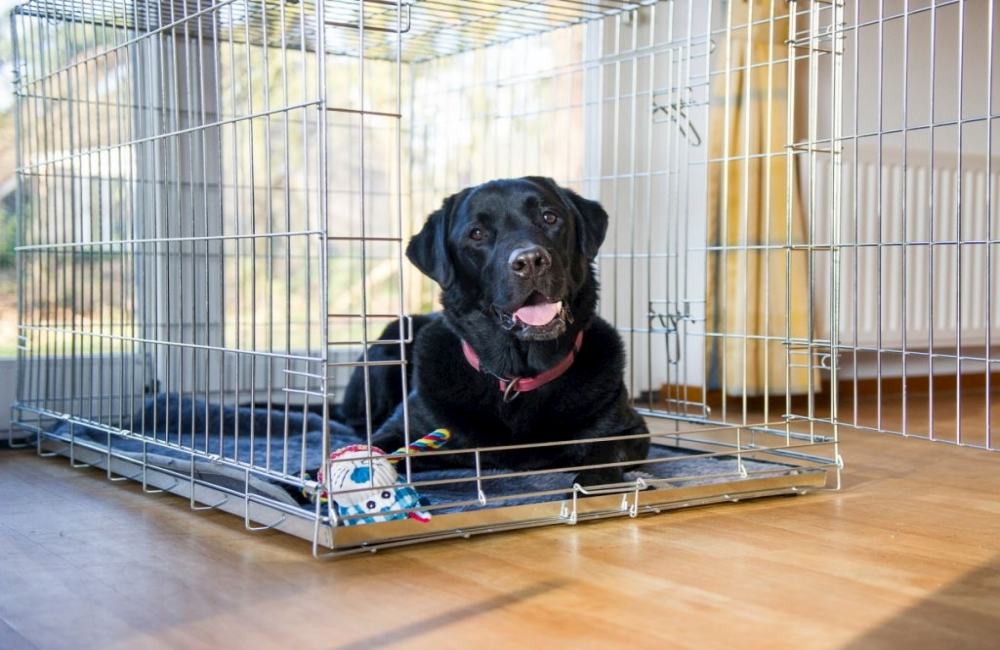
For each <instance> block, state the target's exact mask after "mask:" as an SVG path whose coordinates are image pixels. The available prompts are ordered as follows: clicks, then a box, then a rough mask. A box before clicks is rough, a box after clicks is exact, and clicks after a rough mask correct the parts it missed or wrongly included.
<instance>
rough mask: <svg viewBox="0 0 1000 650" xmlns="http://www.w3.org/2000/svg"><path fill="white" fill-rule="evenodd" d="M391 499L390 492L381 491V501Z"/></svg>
mask: <svg viewBox="0 0 1000 650" xmlns="http://www.w3.org/2000/svg"><path fill="white" fill-rule="evenodd" d="M391 497H392V492H390V491H389V490H382V498H383V499H389V498H391Z"/></svg>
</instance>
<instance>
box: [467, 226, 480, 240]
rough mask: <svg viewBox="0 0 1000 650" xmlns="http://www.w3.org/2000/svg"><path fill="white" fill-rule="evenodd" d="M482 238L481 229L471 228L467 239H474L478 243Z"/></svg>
mask: <svg viewBox="0 0 1000 650" xmlns="http://www.w3.org/2000/svg"><path fill="white" fill-rule="evenodd" d="M482 238H483V229H482V228H473V229H472V230H470V231H469V239H474V240H476V241H479V240H481V239H482Z"/></svg>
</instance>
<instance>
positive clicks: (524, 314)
mask: <svg viewBox="0 0 1000 650" xmlns="http://www.w3.org/2000/svg"><path fill="white" fill-rule="evenodd" d="M560 310H562V302H543V303H541V304H539V305H525V306H524V307H521V308H520V309H518V310H517V311H515V312H514V318H516V319H517V320H519V321H521V322H522V323H524V324H525V325H534V326H536V327H537V326H540V325H548V324H549V323H551V322H552V319H553V318H555V317H556V316H558V315H559V312H560Z"/></svg>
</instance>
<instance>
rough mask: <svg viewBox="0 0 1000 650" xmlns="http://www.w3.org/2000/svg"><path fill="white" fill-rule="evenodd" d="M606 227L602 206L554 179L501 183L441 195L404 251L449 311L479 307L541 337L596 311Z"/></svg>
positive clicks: (525, 336) (520, 333)
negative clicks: (597, 261) (596, 264)
mask: <svg viewBox="0 0 1000 650" xmlns="http://www.w3.org/2000/svg"><path fill="white" fill-rule="evenodd" d="M607 229H608V215H607V213H606V212H605V211H604V209H603V208H602V207H601V206H600V204H599V203H597V202H595V201H590V200H587V199H584V198H582V197H580V196H579V195H577V194H576V193H574V192H573V191H571V190H568V189H565V188H562V187H559V186H558V185H556V183H555V182H554V181H552V180H551V179H549V178H542V177H536V176H529V177H525V178H517V179H507V180H496V181H490V182H489V183H484V184H482V185H478V186H476V187H470V188H467V189H464V190H462V191H461V192H459V193H457V194H454V195H452V196H450V197H448V198H447V199H445V201H444V203H443V204H442V206H441V209H439V210H438V211H436V212H434V213H433V214H431V215H430V216H429V217H428V218H427V223H425V224H424V227H423V229H422V230H421V231H420V232H419V233H417V234H416V235H415V236H414V237H413V239H411V240H410V244H409V246H408V247H407V249H406V255H407V257H409V258H410V261H411V262H413V263H414V264H415V265H416V266H417V268H419V269H420V270H421V271H422V272H423V273H424V274H426V275H427V276H429V277H431V278H432V279H434V280H435V281H436V282H437V283H438V284H439V285H440V286H441V288H442V290H443V293H442V298H443V299H442V302H443V304H444V308H445V312H446V313H452V315H456V314H465V313H469V312H473V311H477V312H479V313H482V314H485V315H487V316H488V317H489V318H493V319H495V320H496V323H497V324H498V325H499V326H500V327H501V328H503V329H505V330H508V331H510V332H512V333H513V334H514V335H515V336H517V337H518V338H519V339H522V340H527V341H541V340H548V339H553V338H556V337H558V336H560V335H561V334H562V333H563V332H565V331H566V328H567V325H568V324H569V323H572V322H573V321H574V320H582V319H588V318H590V316H591V315H592V313H593V310H594V306H595V302H596V285H595V282H594V278H593V269H592V263H593V261H594V258H595V257H596V256H597V250H598V248H599V247H600V245H601V243H602V242H603V241H604V235H605V233H606V232H607Z"/></svg>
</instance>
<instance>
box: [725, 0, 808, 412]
mask: <svg viewBox="0 0 1000 650" xmlns="http://www.w3.org/2000/svg"><path fill="white" fill-rule="evenodd" d="M730 1H731V2H732V7H731V8H729V7H727V3H722V5H721V6H722V8H723V11H732V25H733V30H732V36H731V38H730V40H729V43H728V48H727V43H726V41H725V37H724V36H719V37H717V38H716V43H715V49H714V52H713V54H712V57H713V65H712V69H713V70H716V71H719V72H720V74H718V75H716V76H714V77H713V81H712V95H711V104H710V112H709V137H708V140H709V156H710V158H711V159H712V160H713V161H720V160H721V162H713V163H712V164H710V166H709V179H708V191H709V202H708V207H709V223H708V241H709V243H710V246H711V247H713V249H714V248H715V247H718V250H713V251H712V252H710V253H709V255H708V277H707V280H708V284H707V302H706V318H707V327H708V331H709V332H715V333H720V334H723V335H724V336H716V337H712V338H710V339H709V341H710V344H709V346H708V355H709V359H708V368H709V372H710V377H711V385H712V386H714V387H716V388H722V389H724V390H725V392H726V393H727V394H729V395H739V394H743V390H744V388H745V390H746V394H748V395H764V394H776V393H784V392H785V385H786V377H787V382H788V388H789V389H790V392H792V393H797V394H800V393H805V392H807V391H808V390H809V371H808V369H807V368H795V367H792V368H790V371H789V372H788V374H787V375H786V368H788V367H789V363H788V361H789V358H788V357H787V356H786V347H785V345H784V344H783V342H782V341H779V340H769V341H766V342H765V341H763V340H759V339H748V340H746V342H744V340H743V336H742V335H743V334H744V333H746V334H748V335H751V336H764V335H766V336H769V337H784V336H785V335H786V332H787V333H788V334H790V336H791V337H792V338H793V339H804V338H806V337H807V336H808V334H809V331H808V323H809V320H808V319H809V309H810V302H809V300H808V284H807V262H808V258H807V254H806V252H805V251H793V252H792V253H791V255H790V256H789V255H788V254H787V253H786V251H785V250H784V249H778V248H775V249H768V250H761V249H756V250H755V249H754V248H753V247H755V246H761V245H780V246H783V245H784V244H785V243H786V242H787V241H788V239H789V230H791V233H790V235H791V241H792V243H801V242H803V241H805V233H806V217H805V214H804V212H803V210H802V205H801V200H800V196H799V189H798V184H797V181H796V174H795V171H794V169H795V168H794V166H793V167H792V171H791V175H789V171H788V161H787V159H786V155H785V154H786V149H785V144H786V142H787V141H788V119H787V110H788V101H790V98H789V96H788V67H787V64H786V63H784V62H780V63H779V62H778V61H781V60H783V59H785V58H786V57H787V54H788V47H787V45H786V44H785V39H786V38H787V37H788V32H789V29H788V18H787V7H788V4H787V3H786V2H784V1H783V0H774V1H773V2H772V1H771V0H765V1H761V0H758V1H756V2H748V1H747V0H730ZM751 13H752V19H753V21H754V22H756V21H761V20H765V19H768V18H770V17H771V16H772V14H773V15H775V17H776V19H775V21H774V22H773V23H772V24H771V25H773V28H772V26H771V25H769V24H768V23H766V22H765V23H761V24H757V25H753V26H752V28H751V29H750V30H748V29H747V27H746V26H747V22H748V20H747V19H748V17H751V16H750V14H751ZM748 31H749V38H750V43H749V48H748V42H747V40H748ZM727 57H728V68H729V74H728V75H727V74H724V73H723V72H724V71H725V69H726V67H727ZM748 57H749V60H750V63H751V64H752V65H751V67H750V69H749V70H748V69H747V60H748ZM797 83H798V82H797V81H796V84H797ZM798 119H803V118H801V117H800V118H798ZM727 124H728V129H727ZM744 154H749V157H746V156H744ZM754 156H756V157H754ZM789 193H790V194H789ZM747 247H749V248H747ZM786 271H790V273H788V274H786ZM786 276H787V279H786ZM789 292H790V295H788V294H789ZM786 296H787V297H788V298H790V300H787V302H786ZM786 328H787V330H786ZM806 362H807V359H806V357H805V353H804V352H801V351H795V350H793V352H792V354H791V364H793V365H798V364H805V363H806ZM815 379H816V377H815V376H814V380H815ZM814 388H818V383H816V384H814Z"/></svg>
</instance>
